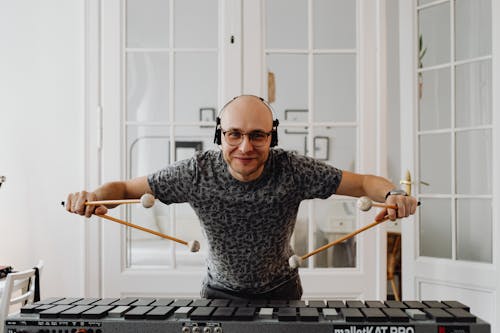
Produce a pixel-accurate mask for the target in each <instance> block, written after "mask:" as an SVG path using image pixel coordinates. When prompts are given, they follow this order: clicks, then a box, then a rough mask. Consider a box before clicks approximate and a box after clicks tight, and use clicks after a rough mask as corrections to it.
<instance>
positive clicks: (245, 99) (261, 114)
mask: <svg viewBox="0 0 500 333" xmlns="http://www.w3.org/2000/svg"><path fill="white" fill-rule="evenodd" d="M272 127H273V114H272V111H271V110H270V109H269V108H268V107H267V105H266V104H264V102H262V101H261V100H260V99H259V98H258V97H256V96H240V97H238V98H236V99H235V100H233V101H232V102H230V103H229V104H228V105H227V106H226V107H225V109H224V110H223V112H222V114H221V129H222V132H226V131H239V132H242V133H250V132H254V131H260V132H265V133H269V132H271V130H272ZM270 145H271V136H268V137H267V142H266V143H265V144H264V145H263V146H261V147H254V146H253V145H252V142H251V141H250V139H249V137H248V135H244V136H243V140H242V141H241V143H240V144H239V145H236V146H232V145H229V144H228V143H227V141H226V138H225V136H224V135H222V153H223V156H224V160H225V161H226V163H227V165H228V168H229V172H230V173H231V175H232V176H233V177H234V178H236V179H238V180H239V181H242V182H249V181H252V180H255V179H257V178H259V176H260V175H261V174H262V171H264V165H265V163H266V161H267V158H268V156H269V149H270Z"/></svg>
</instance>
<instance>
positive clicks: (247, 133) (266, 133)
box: [221, 129, 273, 148]
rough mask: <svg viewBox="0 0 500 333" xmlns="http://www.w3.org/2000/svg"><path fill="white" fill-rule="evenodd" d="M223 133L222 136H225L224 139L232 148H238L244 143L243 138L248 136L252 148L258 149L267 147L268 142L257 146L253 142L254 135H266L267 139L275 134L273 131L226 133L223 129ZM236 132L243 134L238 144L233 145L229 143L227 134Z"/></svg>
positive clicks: (232, 131) (230, 131)
mask: <svg viewBox="0 0 500 333" xmlns="http://www.w3.org/2000/svg"><path fill="white" fill-rule="evenodd" d="M221 132H222V135H223V136H224V138H225V139H226V140H225V141H226V143H227V144H228V145H230V146H232V147H237V146H239V145H241V143H242V142H243V137H244V136H245V135H246V136H247V137H248V141H250V143H251V144H252V146H254V147H256V148H260V147H264V146H265V145H266V143H267V141H266V142H263V143H262V144H258V143H257V144H255V142H254V141H253V138H252V134H256V133H258V134H265V135H266V136H267V138H269V136H270V135H272V134H273V130H271V131H270V132H264V131H259V130H257V131H251V132H243V131H239V130H227V131H224V130H222V129H221ZM234 132H236V133H240V134H241V138H240V140H239V142H238V143H234V144H233V143H229V141H228V140H227V138H226V133H234Z"/></svg>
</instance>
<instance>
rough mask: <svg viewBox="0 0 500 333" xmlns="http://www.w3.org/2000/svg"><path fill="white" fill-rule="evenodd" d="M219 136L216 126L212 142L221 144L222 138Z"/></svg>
mask: <svg viewBox="0 0 500 333" xmlns="http://www.w3.org/2000/svg"><path fill="white" fill-rule="evenodd" d="M220 136H221V132H220V128H216V129H215V135H214V143H215V144H218V145H219V146H220V145H221V144H222V140H221V138H220Z"/></svg>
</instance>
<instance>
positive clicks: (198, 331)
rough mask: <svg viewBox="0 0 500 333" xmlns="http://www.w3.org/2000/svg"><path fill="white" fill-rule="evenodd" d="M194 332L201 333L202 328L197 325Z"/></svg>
mask: <svg viewBox="0 0 500 333" xmlns="http://www.w3.org/2000/svg"><path fill="white" fill-rule="evenodd" d="M192 332H193V333H201V328H200V327H198V326H195V327H193V330H192Z"/></svg>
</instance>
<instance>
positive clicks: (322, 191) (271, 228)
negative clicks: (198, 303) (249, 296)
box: [148, 149, 342, 293]
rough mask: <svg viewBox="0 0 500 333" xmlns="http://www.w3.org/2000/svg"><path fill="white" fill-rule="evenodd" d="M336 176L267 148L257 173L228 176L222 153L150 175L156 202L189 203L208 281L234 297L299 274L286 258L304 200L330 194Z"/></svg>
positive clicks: (338, 173)
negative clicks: (202, 241) (245, 177)
mask: <svg viewBox="0 0 500 333" xmlns="http://www.w3.org/2000/svg"><path fill="white" fill-rule="evenodd" d="M341 178H342V171H340V170H339V169H337V168H334V167H333V166H331V165H328V164H326V163H323V162H321V161H317V160H315V159H312V158H309V157H305V156H300V155H296V154H293V153H291V152H287V151H285V150H282V149H271V151H270V153H269V158H268V160H267V162H266V165H265V168H264V171H263V173H262V175H261V176H260V177H259V178H258V179H257V180H254V181H251V182H241V181H238V180H237V179H235V178H234V177H232V176H231V174H230V173H229V171H228V168H227V164H226V162H225V161H224V159H223V156H222V151H220V150H209V151H205V152H200V153H197V154H196V155H195V156H194V157H193V158H191V159H187V160H183V161H179V162H176V163H174V164H172V165H170V166H167V167H166V168H164V169H162V170H159V171H157V172H156V173H153V174H151V175H149V177H148V181H149V185H150V187H151V189H152V190H153V193H154V195H155V197H156V198H157V199H159V200H160V201H161V202H163V203H165V204H171V203H180V202H188V203H189V204H190V205H191V207H193V209H194V211H195V212H196V214H197V215H198V218H199V219H200V223H201V226H202V229H203V230H204V233H205V236H206V237H207V240H208V249H207V251H208V256H207V269H208V282H209V284H210V285H211V286H214V287H221V288H225V289H229V290H233V291H237V292H252V293H260V292H266V291H269V290H272V289H274V288H275V287H277V286H279V285H280V284H281V283H283V282H285V281H287V280H289V279H290V278H292V277H293V276H295V275H296V274H297V269H291V268H290V267H289V265H288V258H289V257H290V256H291V255H293V250H292V248H291V246H290V237H291V235H292V232H293V228H294V226H295V220H296V217H297V212H298V208H299V204H300V202H301V201H302V200H305V199H313V198H322V199H326V198H328V197H330V196H331V195H332V194H334V193H335V191H336V190H337V187H338V185H339V183H340V180H341Z"/></svg>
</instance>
